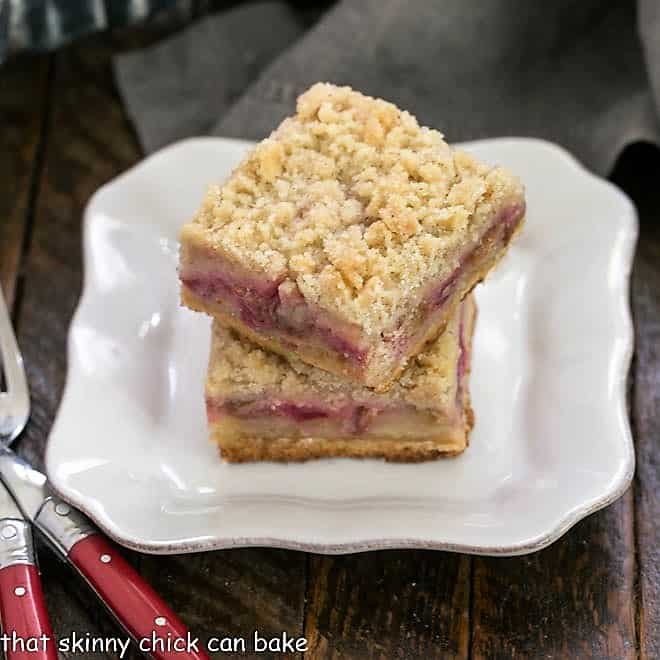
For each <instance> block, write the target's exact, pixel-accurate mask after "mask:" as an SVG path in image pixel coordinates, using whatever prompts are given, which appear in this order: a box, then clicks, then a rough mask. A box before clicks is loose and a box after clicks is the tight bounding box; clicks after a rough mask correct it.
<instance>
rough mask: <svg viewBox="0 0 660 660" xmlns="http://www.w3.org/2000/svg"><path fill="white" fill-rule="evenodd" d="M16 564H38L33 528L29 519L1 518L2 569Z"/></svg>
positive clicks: (0, 548) (0, 546)
mask: <svg viewBox="0 0 660 660" xmlns="http://www.w3.org/2000/svg"><path fill="white" fill-rule="evenodd" d="M15 564H33V565H34V564H36V557H35V555H34V545H33V544H32V529H31V528H30V523H29V522H28V521H27V520H20V519H17V518H3V519H2V520H0V570H2V569H3V568H7V566H14V565H15Z"/></svg>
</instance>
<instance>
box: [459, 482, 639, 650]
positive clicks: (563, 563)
mask: <svg viewBox="0 0 660 660" xmlns="http://www.w3.org/2000/svg"><path fill="white" fill-rule="evenodd" d="M632 522H633V512H632V493H631V492H630V491H628V493H627V494H626V495H625V496H624V497H623V498H622V499H621V500H619V501H618V502H617V503H615V504H613V505H612V506H610V507H609V508H607V509H605V510H603V511H600V512H598V513H596V514H594V515H592V516H590V517H589V518H587V519H586V520H583V521H582V522H580V523H578V524H577V525H576V526H575V527H574V528H573V529H572V530H571V531H570V532H569V533H568V534H567V535H566V536H564V537H563V538H561V539H560V540H559V541H557V542H556V543H554V544H553V545H552V546H551V547H549V548H547V549H546V550H542V551H541V552H538V553H535V554H532V555H527V556H523V557H516V558H475V559H474V575H473V580H474V584H473V619H472V653H471V657H472V658H474V659H475V660H476V659H478V658H484V659H488V660H490V659H491V658H514V657H515V658H613V659H614V658H617V659H622V658H634V657H636V649H635V616H634V581H635V580H634V551H633V525H632Z"/></svg>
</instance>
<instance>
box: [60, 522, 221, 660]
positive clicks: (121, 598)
mask: <svg viewBox="0 0 660 660" xmlns="http://www.w3.org/2000/svg"><path fill="white" fill-rule="evenodd" d="M69 559H70V560H71V561H72V562H73V564H74V565H75V566H76V568H77V569H78V570H79V571H80V572H81V573H82V575H83V576H84V577H85V579H86V580H87V581H88V582H89V583H90V585H91V586H92V587H93V589H94V590H95V591H96V593H97V594H98V595H99V596H100V597H101V599H102V600H103V601H104V603H105V604H106V606H107V607H108V608H109V609H110V611H111V612H112V613H113V614H114V616H115V617H116V619H117V620H118V621H119V623H121V624H122V625H123V626H124V628H125V629H126V630H127V631H128V632H129V633H130V635H131V636H132V637H133V638H134V639H135V640H136V642H137V643H138V646H139V649H140V651H142V652H143V653H144V654H145V655H149V656H151V657H153V658H156V659H157V660H184V659H185V658H195V659H199V660H202V659H203V660H208V655H207V654H206V653H205V652H204V650H203V648H202V643H201V642H197V644H191V642H192V641H195V638H193V637H191V636H190V633H189V632H188V629H187V628H186V627H185V626H184V624H183V623H182V622H181V621H180V620H179V619H178V618H177V616H176V614H174V612H173V611H172V610H171V609H170V608H169V607H168V606H167V605H166V604H165V602H164V601H163V600H162V599H161V597H160V596H159V595H158V594H157V593H156V592H155V591H154V590H153V589H152V588H151V587H150V586H149V585H148V584H147V583H146V582H145V581H144V580H143V579H142V578H141V577H140V575H139V574H138V573H137V572H136V571H135V569H134V568H133V567H132V566H131V565H130V564H129V563H128V562H127V561H126V560H125V559H124V558H123V557H122V556H121V555H120V554H119V551H118V549H117V547H116V546H115V545H113V544H112V543H110V542H109V541H107V540H106V539H105V538H104V537H103V536H101V535H100V534H92V535H91V536H88V537H86V538H84V539H82V541H78V543H76V544H75V545H74V546H73V547H72V548H71V550H70V551H69Z"/></svg>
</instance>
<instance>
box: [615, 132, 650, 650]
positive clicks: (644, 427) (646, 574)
mask: <svg viewBox="0 0 660 660" xmlns="http://www.w3.org/2000/svg"><path fill="white" fill-rule="evenodd" d="M614 180H615V181H616V182H617V183H618V184H619V185H621V187H623V188H624V189H625V190H626V191H627V192H628V194H630V196H631V197H632V198H633V200H634V201H635V204H636V205H637V208H638V211H639V216H640V236H639V244H638V249H637V257H636V260H635V268H634V270H633V286H632V293H633V314H634V317H635V334H636V349H635V352H636V357H635V363H634V370H633V373H634V381H633V382H634V387H633V398H632V406H631V408H632V416H633V429H634V433H635V444H636V450H637V474H636V480H635V503H636V519H635V520H636V532H637V557H638V574H639V600H638V606H639V646H640V655H641V657H642V658H648V659H649V660H650V659H651V658H660V202H659V201H658V181H660V151H659V150H658V149H656V148H654V147H651V146H650V145H634V146H633V147H630V148H629V149H628V150H627V151H626V153H625V154H624V156H623V157H622V158H621V159H620V162H619V165H618V167H617V169H616V171H615V173H614Z"/></svg>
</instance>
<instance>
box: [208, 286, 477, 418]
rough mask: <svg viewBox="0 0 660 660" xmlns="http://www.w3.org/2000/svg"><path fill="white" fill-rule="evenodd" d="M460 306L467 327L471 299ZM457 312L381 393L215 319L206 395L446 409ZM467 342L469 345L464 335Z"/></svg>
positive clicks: (451, 400)
mask: <svg viewBox="0 0 660 660" xmlns="http://www.w3.org/2000/svg"><path fill="white" fill-rule="evenodd" d="M463 305H467V306H469V307H468V308H467V310H466V311H467V314H466V327H469V325H470V323H471V321H470V319H471V318H473V314H474V302H473V300H472V298H468V299H467V300H466V302H464V303H463ZM461 313H462V312H459V313H457V314H456V315H455V317H454V318H452V320H451V321H450V323H449V324H448V325H447V329H446V330H445V332H444V333H443V334H442V335H440V337H439V338H438V339H436V340H435V341H433V342H430V343H429V344H427V346H426V347H425V349H424V350H423V351H422V352H421V353H419V354H418V355H417V356H416V357H415V358H412V359H411V360H410V361H409V363H408V366H407V367H406V369H405V370H404V372H403V374H402V375H401V377H400V379H399V380H398V381H397V382H396V383H395V384H394V385H393V386H392V387H391V388H390V389H389V390H388V391H387V392H386V393H383V394H379V393H376V392H374V391H373V390H371V389H369V388H368V387H364V386H360V385H354V384H351V383H347V382H346V381H345V380H344V379H342V378H341V377H339V376H336V375H334V374H331V373H329V372H326V371H323V370H322V369H318V368H316V367H312V366H310V365H308V364H306V363H304V362H302V361H300V360H287V359H286V358H283V357H281V356H279V355H277V354H276V353H271V352H269V351H266V350H264V349H262V348H259V347H258V346H257V345H256V344H253V343H251V342H250V341H249V340H247V339H244V338H242V337H240V336H239V335H238V334H237V333H236V332H234V331H233V330H230V329H227V328H224V327H222V326H221V325H220V324H219V323H218V322H217V321H214V322H213V337H212V342H211V358H210V361H209V370H208V378H207V383H206V394H207V397H210V398H218V399H220V400H226V399H245V400H253V399H258V398H259V397H262V396H269V397H273V398H280V399H289V400H301V401H310V400H314V399H316V400H317V401H318V400H319V399H321V400H322V401H324V402H326V403H328V404H330V405H332V404H333V403H336V404H339V405H340V404H341V403H342V402H345V401H346V400H347V399H350V400H352V401H354V402H371V403H374V404H375V405H383V406H387V405H388V404H392V403H394V402H399V403H407V404H411V405H413V406H415V407H418V408H425V409H428V410H431V411H433V410H436V411H437V410H443V411H445V410H448V411H450V410H452V409H453V406H454V404H455V400H456V387H457V367H458V360H459V358H460V352H461V348H460V341H459V332H460V317H461ZM468 315H470V316H469V318H467V317H468ZM468 333H469V330H468ZM466 344H467V345H468V346H469V339H468V340H467V341H466Z"/></svg>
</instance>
